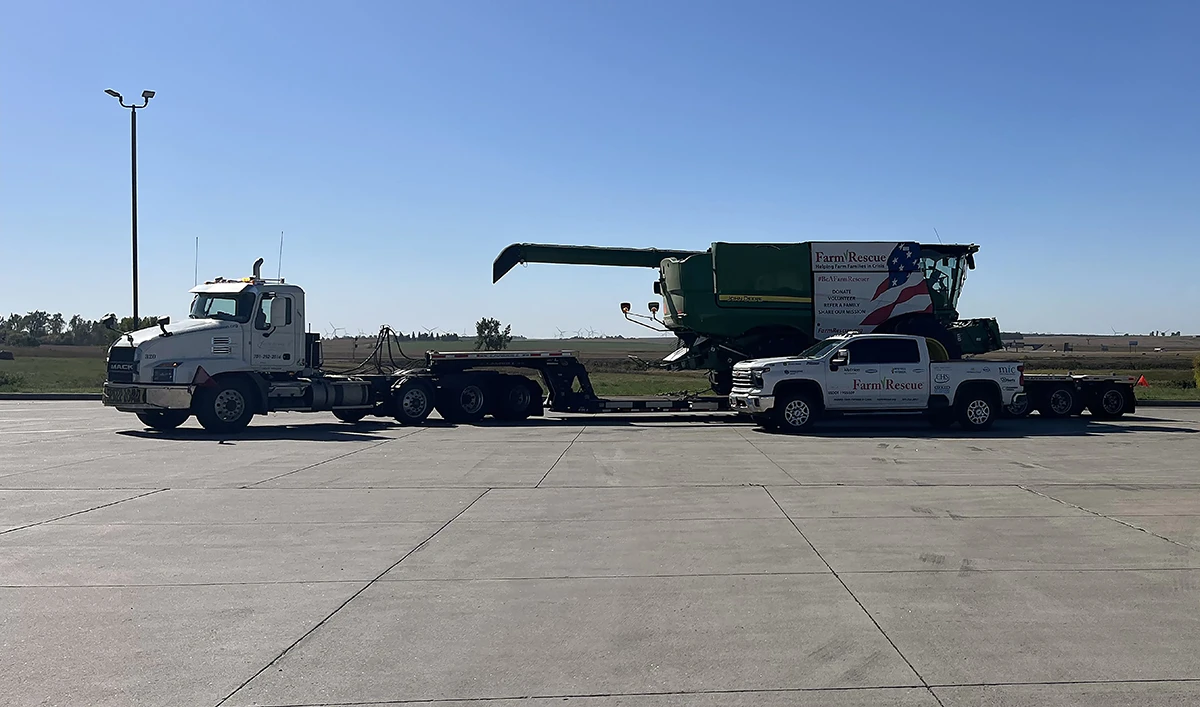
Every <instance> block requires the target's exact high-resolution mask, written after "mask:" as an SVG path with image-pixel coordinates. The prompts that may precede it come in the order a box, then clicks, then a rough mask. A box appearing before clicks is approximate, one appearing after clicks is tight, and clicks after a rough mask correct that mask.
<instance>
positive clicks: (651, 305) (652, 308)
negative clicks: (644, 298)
mask: <svg viewBox="0 0 1200 707" xmlns="http://www.w3.org/2000/svg"><path fill="white" fill-rule="evenodd" d="M646 308H647V309H649V310H650V313H651V314H658V302H650V303H649V304H647V305H646Z"/></svg>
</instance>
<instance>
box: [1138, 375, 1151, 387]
mask: <svg viewBox="0 0 1200 707" xmlns="http://www.w3.org/2000/svg"><path fill="white" fill-rule="evenodd" d="M1137 384H1138V385H1140V386H1141V387H1143V388H1149V387H1150V384H1149V383H1147V382H1146V376H1144V375H1143V376H1141V377H1140V378H1138V381H1137Z"/></svg>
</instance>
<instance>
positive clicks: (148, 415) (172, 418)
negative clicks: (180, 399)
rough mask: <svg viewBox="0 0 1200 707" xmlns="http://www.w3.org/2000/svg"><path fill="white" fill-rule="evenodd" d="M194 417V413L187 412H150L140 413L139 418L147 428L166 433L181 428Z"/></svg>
mask: <svg viewBox="0 0 1200 707" xmlns="http://www.w3.org/2000/svg"><path fill="white" fill-rule="evenodd" d="M191 416H192V413H191V412H189V411H187V410H161V411H158V410H155V411H148V412H139V413H138V414H137V418H138V419H139V420H141V421H142V424H144V425H145V426H146V427H149V428H150V429H152V430H160V431H163V432H166V431H167V430H173V429H175V428H176V427H179V426H180V425H182V424H183V423H185V422H187V419H188V418H189V417H191Z"/></svg>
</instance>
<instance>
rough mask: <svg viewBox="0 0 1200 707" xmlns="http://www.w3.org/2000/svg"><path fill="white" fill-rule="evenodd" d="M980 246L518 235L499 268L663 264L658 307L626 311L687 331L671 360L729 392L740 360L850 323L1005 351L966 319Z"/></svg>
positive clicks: (957, 351)
mask: <svg viewBox="0 0 1200 707" xmlns="http://www.w3.org/2000/svg"><path fill="white" fill-rule="evenodd" d="M978 251H979V246H976V245H943V244H936V245H935V244H922V243H897V242H840V243H827V242H804V243H722V242H718V243H713V244H712V246H711V247H710V248H709V249H708V250H705V251H685V250H659V249H639V248H604V247H598V246H572V245H544V244H532V243H517V244H513V245H510V246H508V247H507V248H505V249H504V250H503V251H502V252H501V253H500V255H499V256H497V257H496V260H495V262H494V263H493V266H492V281H493V282H498V281H499V280H500V278H502V277H503V276H504V275H505V274H506V273H507V272H508V271H509V270H511V269H512V268H513V267H515V266H516V265H517V264H519V263H567V264H576V265H606V266H615V267H644V268H655V269H657V270H658V279H657V281H656V282H655V283H654V293H655V294H657V295H659V296H660V297H661V298H662V301H661V310H662V316H661V318H659V316H658V311H659V309H660V303H659V302H651V303H650V305H649V309H650V314H649V315H638V314H633V313H632V312H631V311H630V310H631V307H630V306H629V305H628V304H622V307H621V309H622V311H623V312H624V314H625V316H626V318H627V319H630V320H631V321H635V322H637V323H639V324H642V325H644V326H648V327H650V328H652V329H656V330H658V331H662V332H669V333H672V334H674V335H675V336H676V337H678V339H679V342H680V347H679V349H678V350H676V351H675V352H674V353H672V354H670V355H669V356H667V357H666V358H665V359H664V360H663V361H662V365H663V366H664V367H665V368H668V369H674V370H679V369H699V370H708V371H709V381H710V382H711V383H712V387H713V390H714V392H716V393H718V394H720V395H724V394H726V393H728V391H729V388H730V383H731V375H732V373H731V372H732V369H733V364H735V363H737V362H738V361H742V360H745V359H750V358H764V357H769V356H786V355H790V354H795V353H798V352H800V351H802V350H804V349H805V348H807V347H808V346H810V345H811V344H812V343H814V342H815V341H817V340H819V339H823V338H825V337H828V336H831V335H835V334H843V333H846V332H848V331H859V332H863V333H868V332H881V333H889V332H890V333H899V334H919V335H922V336H925V337H928V338H932V339H936V340H937V341H939V342H940V343H941V344H942V345H943V346H944V347H945V349H946V351H947V353H948V354H949V356H950V358H961V357H962V355H963V354H975V353H985V352H988V351H996V350H999V349H1000V348H1001V346H1002V345H1001V342H1000V329H999V326H998V325H997V324H996V321H995V320H994V319H967V320H963V319H960V318H959V314H958V298H959V295H960V294H961V292H962V288H963V284H964V282H965V280H966V273H967V271H968V270H970V269H973V268H974V267H975V258H974V256H975V253H977V252H978Z"/></svg>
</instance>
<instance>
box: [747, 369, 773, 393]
mask: <svg viewBox="0 0 1200 707" xmlns="http://www.w3.org/2000/svg"><path fill="white" fill-rule="evenodd" d="M769 370H771V367H770V366H768V367H766V368H756V369H754V370H753V371H750V382H751V383H753V384H754V387H755V388H761V387H763V374H764V373H766V372H767V371H769Z"/></svg>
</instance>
